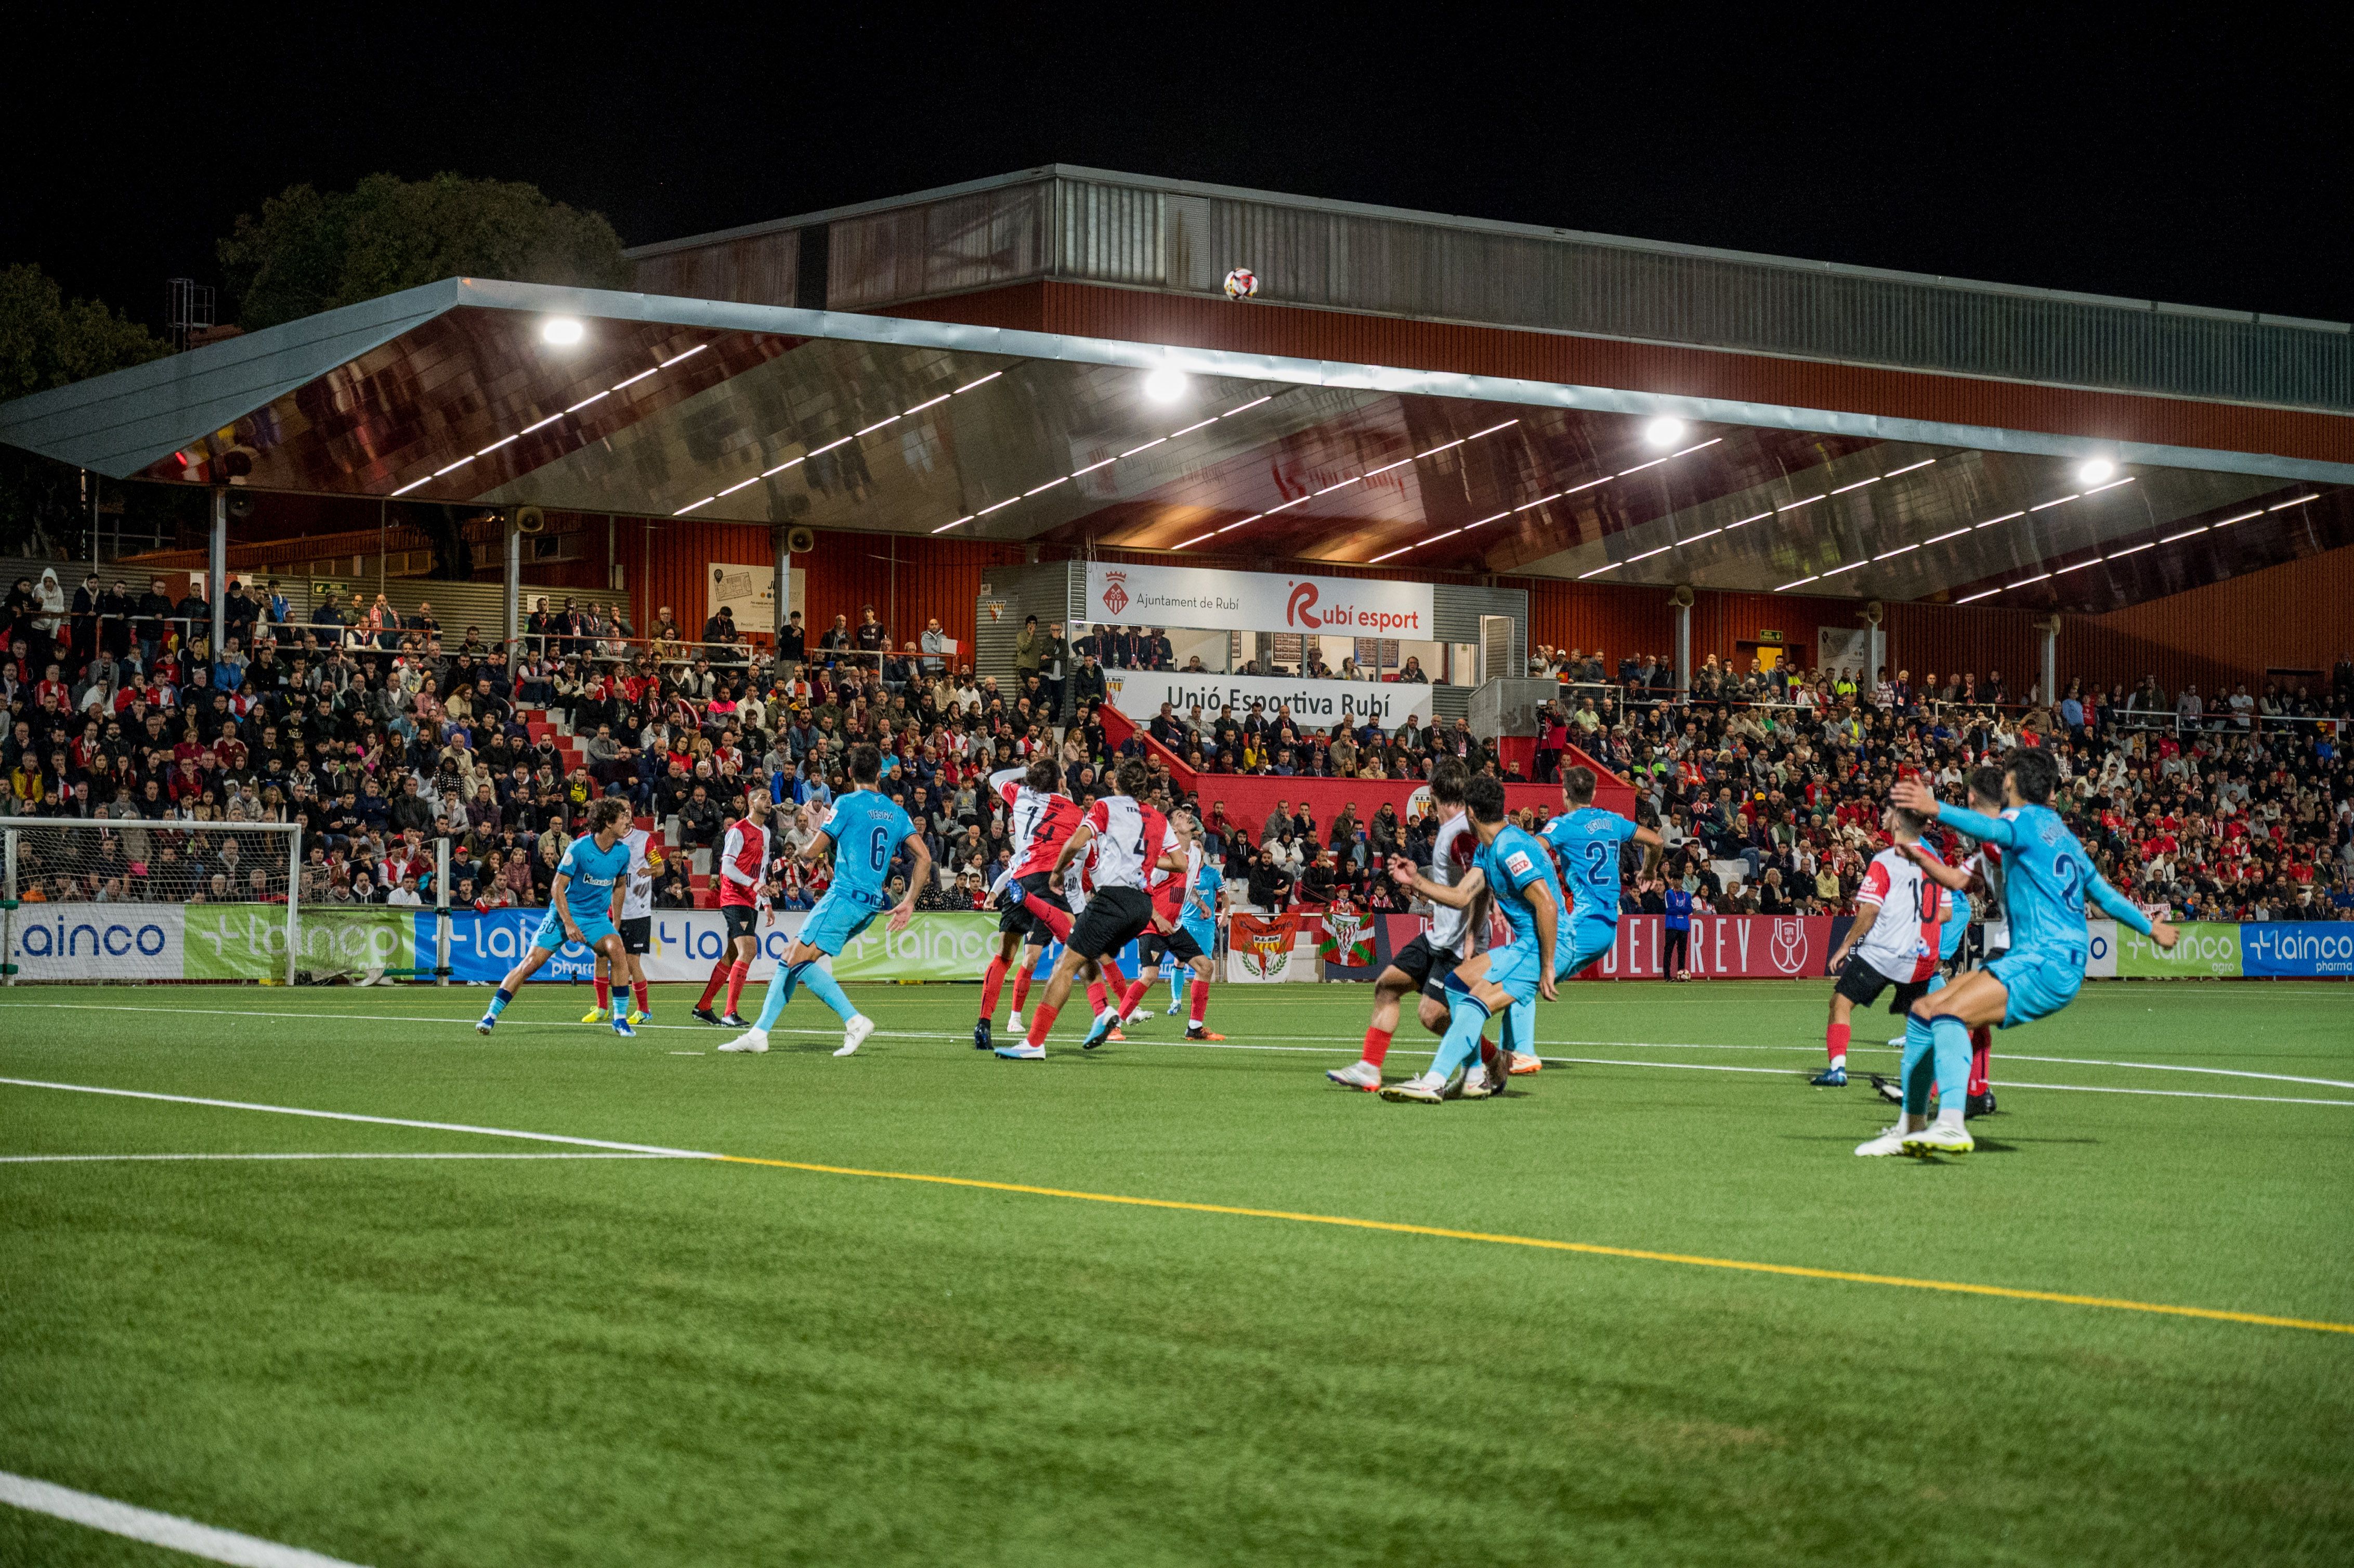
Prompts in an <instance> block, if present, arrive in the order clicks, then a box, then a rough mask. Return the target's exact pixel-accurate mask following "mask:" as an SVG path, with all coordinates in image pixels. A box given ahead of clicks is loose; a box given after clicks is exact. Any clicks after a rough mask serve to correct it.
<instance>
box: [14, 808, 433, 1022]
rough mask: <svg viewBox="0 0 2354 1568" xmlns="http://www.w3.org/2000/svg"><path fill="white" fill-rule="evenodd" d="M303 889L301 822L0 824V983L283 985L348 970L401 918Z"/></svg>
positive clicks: (408, 949)
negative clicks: (341, 908) (344, 907)
mask: <svg viewBox="0 0 2354 1568" xmlns="http://www.w3.org/2000/svg"><path fill="white" fill-rule="evenodd" d="M302 882H303V878H302V824H301V823H299V822H183V821H147V820H145V819H143V818H135V817H130V818H123V817H117V818H104V817H101V818H91V819H88V820H83V819H79V818H58V817H0V980H5V982H6V983H8V984H10V985H16V984H22V983H26V982H30V981H48V980H62V981H80V982H85V983H87V982H90V981H129V982H141V981H148V982H153V981H163V980H259V981H264V982H268V983H282V984H287V985H292V984H293V983H294V980H295V977H296V975H297V973H298V972H300V971H302V970H318V969H328V970H336V969H347V968H349V967H351V966H350V964H349V963H348V962H347V961H346V959H347V956H348V954H349V952H350V950H353V949H355V948H356V949H357V950H358V951H360V952H361V953H362V954H363V955H364V954H365V953H366V951H367V950H368V949H370V948H380V947H383V946H385V945H386V942H387V938H391V937H393V936H395V935H397V932H395V931H393V930H392V927H394V926H396V924H397V923H398V918H399V917H401V916H406V915H407V914H408V911H405V910H380V909H376V908H374V907H372V906H359V907H360V908H362V909H364V910H365V911H366V915H365V916H363V919H362V920H361V921H359V922H345V921H338V920H336V919H335V917H334V915H333V914H332V913H326V912H323V911H321V910H318V909H314V908H313V906H312V905H311V904H310V903H309V900H310V899H311V898H312V897H313V895H315V893H316V891H317V890H316V889H315V888H313V889H306V888H305V887H304V886H303V885H302ZM367 925H374V926H381V927H386V930H385V931H384V932H381V933H374V932H371V931H368V930H366V929H362V928H359V927H364V926H367ZM355 937H356V938H360V940H359V941H358V942H356V943H355V941H354V940H353V938H355ZM414 942H415V938H414V936H413V934H411V935H410V936H409V937H408V940H407V942H406V943H405V944H402V945H401V947H400V949H399V950H400V951H401V952H403V953H413V951H414ZM376 963H377V964H378V965H379V966H383V963H384V960H382V959H377V960H376Z"/></svg>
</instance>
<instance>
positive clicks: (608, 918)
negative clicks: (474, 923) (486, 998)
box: [474, 796, 638, 1040]
mask: <svg viewBox="0 0 2354 1568" xmlns="http://www.w3.org/2000/svg"><path fill="white" fill-rule="evenodd" d="M629 820H630V808H629V807H628V806H627V805H626V804H624V803H623V802H622V801H620V800H615V799H614V798H612V797H611V796H607V797H606V798H605V799H603V800H598V801H595V802H592V803H591V804H590V806H589V808H588V825H589V831H588V832H586V833H583V834H582V835H581V836H580V837H578V838H577V839H574V840H573V841H572V842H571V843H570V844H569V845H568V846H567V847H566V849H565V851H564V859H563V861H562V862H561V863H559V864H558V865H557V868H556V877H555V880H554V881H552V882H551V883H549V885H548V888H547V906H548V907H547V918H546V919H545V920H543V921H541V922H540V925H539V934H538V935H537V936H535V937H534V938H532V939H531V948H530V950H529V951H527V952H525V954H524V956H523V962H521V963H519V964H517V965H515V967H514V969H510V970H509V971H508V972H507V978H506V979H504V980H501V981H500V982H499V989H498V991H497V992H496V993H495V994H494V995H493V996H492V998H491V1006H490V1011H489V1012H485V1013H483V1014H482V1018H481V1020H480V1021H479V1022H476V1023H475V1025H474V1030H475V1033H480V1034H488V1033H490V1032H491V1031H492V1030H493V1029H495V1028H497V1027H498V1022H499V1014H500V1013H502V1012H505V1011H506V1010H507V1003H509V1002H511V1001H514V996H515V991H516V989H517V988H518V987H520V986H521V985H522V984H523V982H524V981H525V980H529V979H531V977H532V976H533V975H535V974H537V973H538V972H539V966H540V965H542V964H544V963H546V962H547V960H548V959H550V958H551V957H553V956H554V954H555V952H556V949H557V948H560V947H562V946H564V944H565V943H567V942H578V943H579V944H580V945H581V946H582V947H584V948H588V949H589V950H590V951H592V952H593V953H596V954H599V955H600V956H602V957H603V958H604V959H606V960H607V961H608V962H610V963H611V964H612V965H613V968H614V972H615V973H617V974H627V973H628V972H629V969H628V963H629V956H628V955H627V954H626V953H625V952H623V951H622V948H621V933H620V929H619V928H618V927H616V926H615V924H614V922H615V919H616V917H617V916H619V915H620V907H621V898H622V895H624V894H625V893H626V892H627V891H628V882H629V875H630V846H629V845H628V844H627V843H626V842H622V838H621V824H622V823H624V822H626V821H629ZM613 1033H616V1034H619V1035H620V1036H621V1037H622V1038H623V1039H625V1040H634V1039H636V1038H637V1033H638V1032H637V1031H636V1030H634V1029H632V1028H631V1027H630V1021H629V1020H628V1019H627V1018H625V1017H623V1016H622V1015H621V1013H620V1012H619V1011H616V1012H614V1014H613Z"/></svg>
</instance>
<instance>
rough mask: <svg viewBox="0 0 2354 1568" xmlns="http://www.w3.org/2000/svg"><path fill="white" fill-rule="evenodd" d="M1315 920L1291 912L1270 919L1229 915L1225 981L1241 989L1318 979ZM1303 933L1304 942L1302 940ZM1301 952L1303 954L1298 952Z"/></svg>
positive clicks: (1307, 915) (1305, 915)
mask: <svg viewBox="0 0 2354 1568" xmlns="http://www.w3.org/2000/svg"><path fill="white" fill-rule="evenodd" d="M1320 926H1321V922H1320V921H1319V920H1318V919H1317V918H1316V916H1313V915H1310V914H1304V913H1302V912H1300V911H1299V910H1292V911H1289V912H1288V913H1286V914H1282V915H1278V916H1274V917H1273V918H1272V919H1269V918H1267V917H1265V916H1257V915H1239V914H1238V915H1233V916H1228V917H1227V924H1226V979H1228V980H1235V981H1238V982H1240V983H1241V984H1244V985H1271V984H1278V983H1280V982H1282V981H1285V980H1319V979H1321V978H1322V977H1321V976H1320V975H1319V974H1318V973H1317V972H1316V971H1317V965H1316V949H1315V947H1314V946H1313V943H1314V938H1315V933H1316V931H1317V930H1318V929H1319V928H1320ZM1303 933H1305V938H1306V939H1304V940H1303ZM1302 948H1305V949H1306V951H1304V952H1303V951H1301V949H1302Z"/></svg>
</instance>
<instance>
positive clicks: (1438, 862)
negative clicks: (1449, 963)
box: [1426, 811, 1479, 958]
mask: <svg viewBox="0 0 2354 1568" xmlns="http://www.w3.org/2000/svg"><path fill="white" fill-rule="evenodd" d="M1478 855H1479V833H1478V832H1476V831H1474V830H1473V828H1472V826H1471V813H1470V812H1469V811H1458V812H1456V813H1455V815H1454V816H1453V817H1452V818H1450V819H1449V820H1447V821H1444V822H1441V823H1440V824H1439V825H1438V837H1437V838H1436V839H1434V840H1433V841H1432V842H1431V846H1430V880H1431V881H1433V882H1435V883H1437V884H1438V885H1439V886H1441V887H1452V886H1454V885H1456V884H1457V883H1458V882H1461V881H1462V880H1463V878H1464V876H1465V874H1468V873H1469V871H1470V869H1471V862H1472V861H1473V860H1474V859H1475V858H1477V857H1478ZM1426 939H1427V940H1428V941H1429V943H1430V945H1431V946H1432V947H1433V948H1439V949H1442V950H1443V951H1446V952H1449V953H1453V954H1454V955H1455V956H1456V957H1458V958H1469V957H1470V955H1471V948H1472V947H1473V945H1474V944H1473V943H1472V940H1471V911H1469V909H1458V908H1456V907H1455V906H1452V905H1449V904H1440V903H1437V902H1436V901H1434V902H1433V903H1432V905H1431V910H1430V934H1429V936H1428V938H1426Z"/></svg>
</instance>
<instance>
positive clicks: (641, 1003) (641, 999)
mask: <svg viewBox="0 0 2354 1568" xmlns="http://www.w3.org/2000/svg"><path fill="white" fill-rule="evenodd" d="M630 994H631V996H634V997H636V998H637V999H638V1011H639V1012H652V1011H653V1009H652V1007H649V1006H648V1005H646V1003H647V1001H648V1000H649V999H648V997H647V994H646V982H645V981H643V980H640V981H639V982H638V983H637V984H635V985H633V986H631V988H630Z"/></svg>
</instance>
